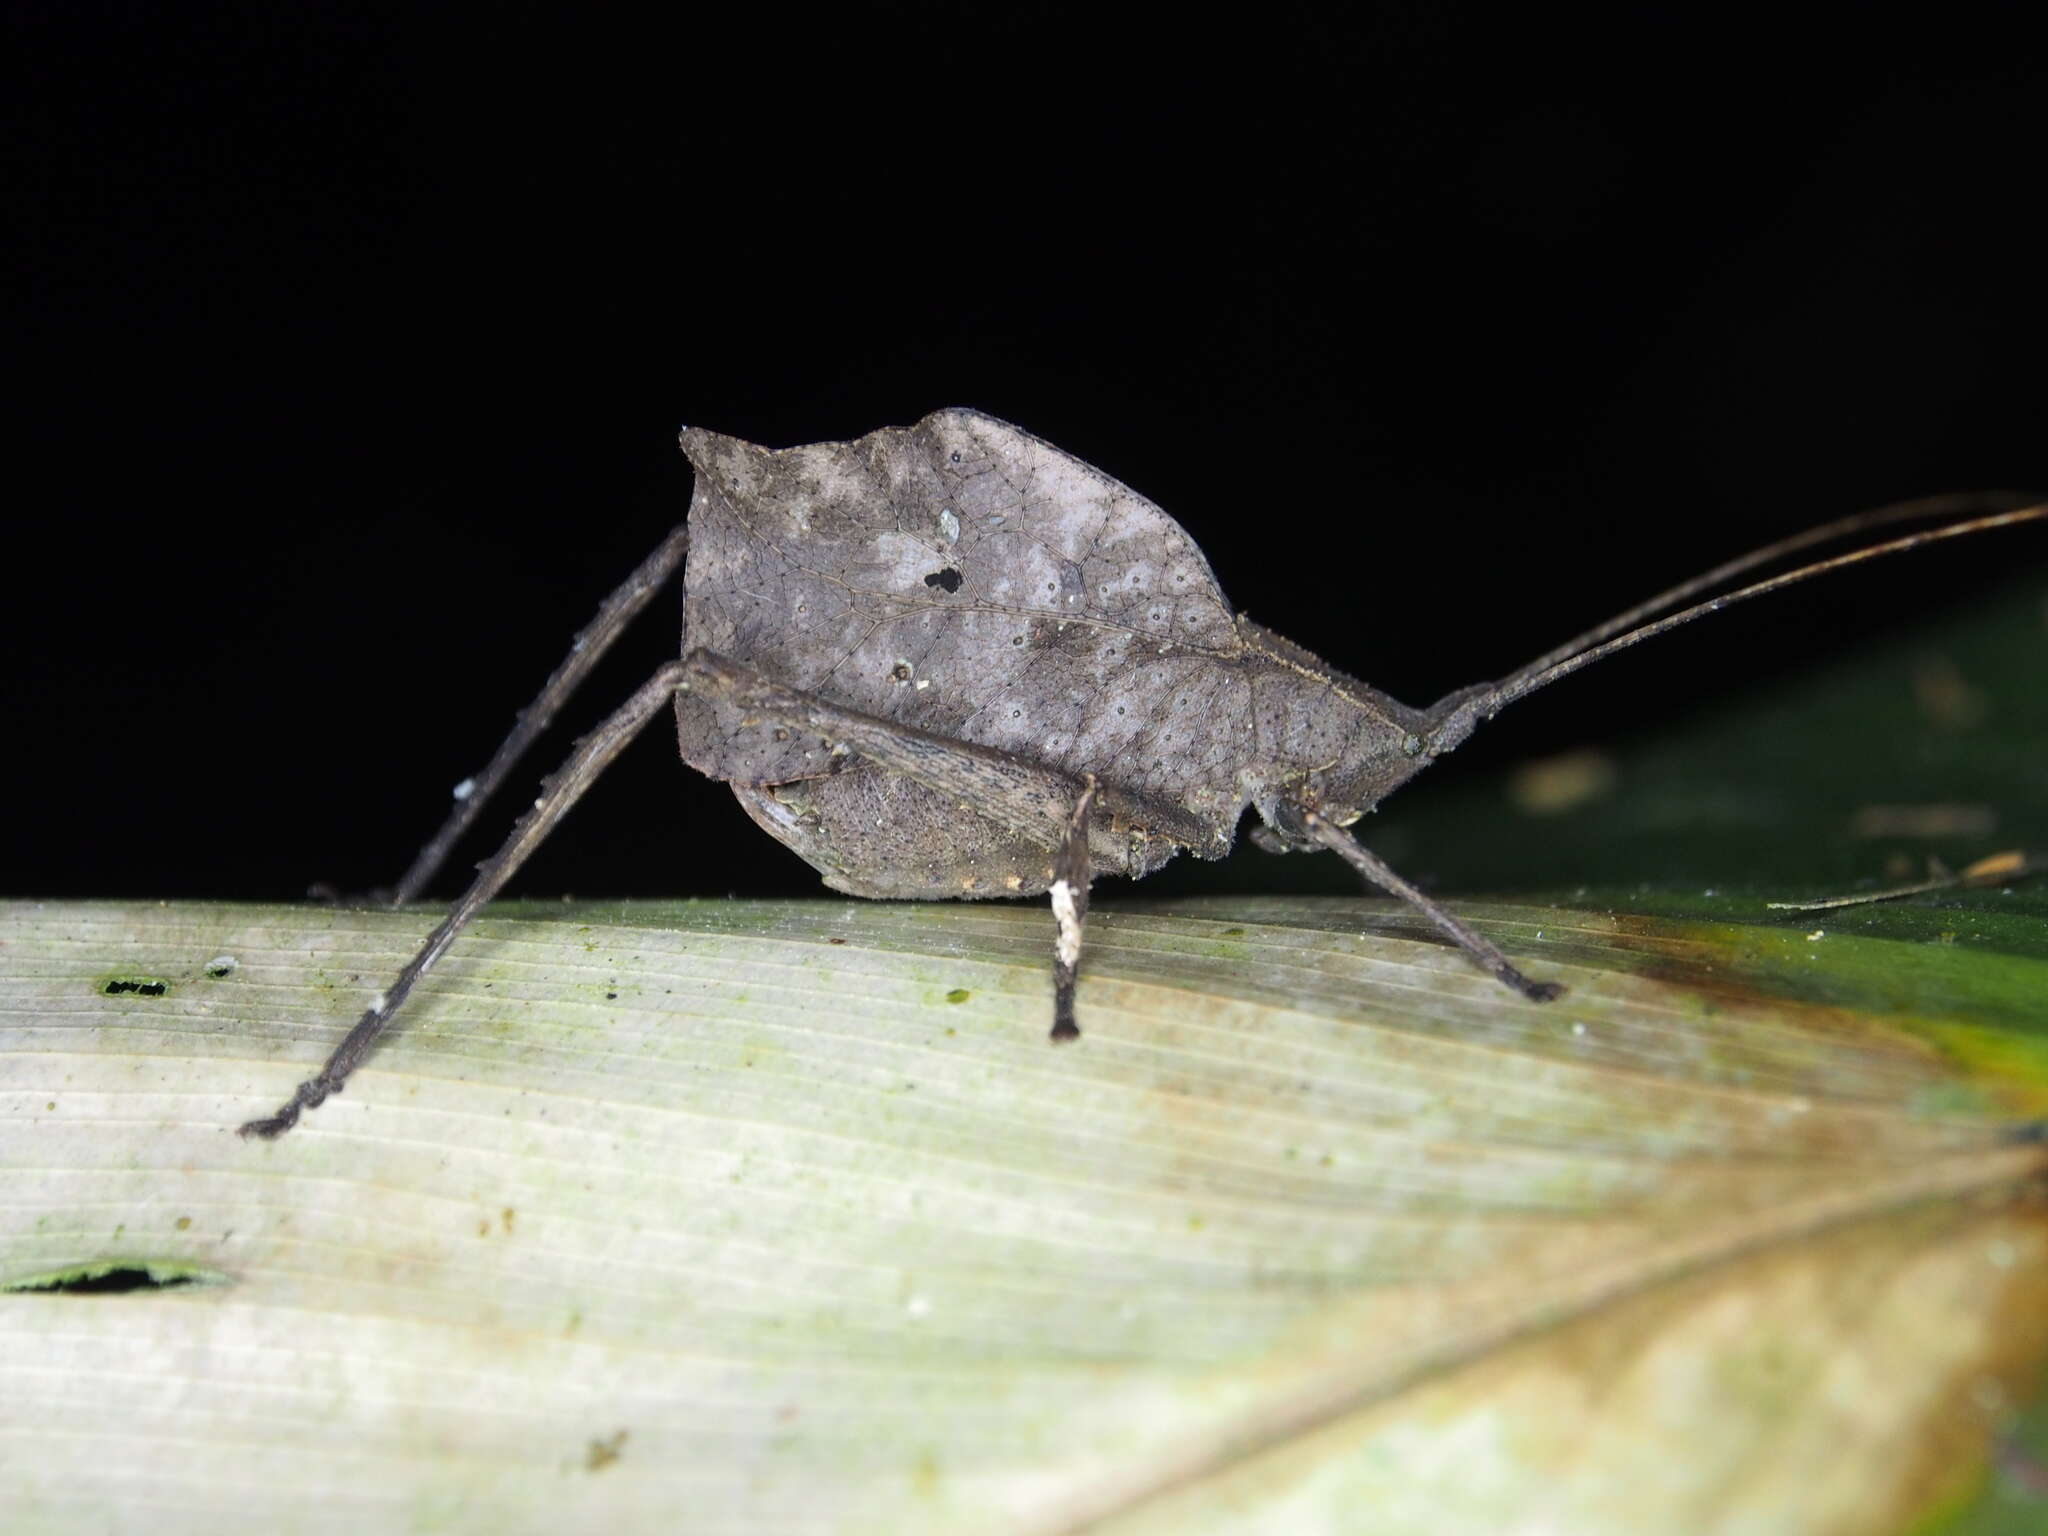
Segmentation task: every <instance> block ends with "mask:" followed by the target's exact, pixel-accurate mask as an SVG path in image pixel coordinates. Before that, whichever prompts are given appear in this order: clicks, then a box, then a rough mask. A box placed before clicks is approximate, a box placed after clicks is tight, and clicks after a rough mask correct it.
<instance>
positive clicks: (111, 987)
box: [101, 980, 170, 997]
mask: <svg viewBox="0 0 2048 1536" xmlns="http://www.w3.org/2000/svg"><path fill="white" fill-rule="evenodd" d="M101 990H102V991H104V992H105V993H106V994H107V996H109V997H119V996H120V995H121V994H122V993H123V992H133V993H136V994H137V995H138V996H141V997H162V996H163V995H164V993H166V992H168V991H169V990H170V988H169V987H167V986H166V985H165V984H164V983H162V982H160V981H146V980H138V981H128V980H122V981H110V982H108V983H107V984H106V986H105V987H103V988H101Z"/></svg>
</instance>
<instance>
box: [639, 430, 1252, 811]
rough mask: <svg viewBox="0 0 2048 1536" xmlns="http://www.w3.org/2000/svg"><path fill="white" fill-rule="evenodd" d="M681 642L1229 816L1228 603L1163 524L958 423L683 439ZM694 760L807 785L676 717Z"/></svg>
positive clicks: (699, 705) (793, 750)
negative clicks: (772, 438) (805, 435)
mask: <svg viewBox="0 0 2048 1536" xmlns="http://www.w3.org/2000/svg"><path fill="white" fill-rule="evenodd" d="M682 441H683V448H684V451H685V452H686V453H687V454H688V455H689V457H690V461H691V463H692V464H693V465H694V466H695V467H696V470H697V490H696V495H695V499H694V500H693V501H692V503H691V507H690V530H691V542H690V559H689V568H688V577H687V582H688V591H689V597H688V602H687V607H686V611H685V621H684V623H685V627H684V641H685V645H686V646H699V645H701V646H707V647H709V648H711V649H712V650H715V651H719V652H721V653H723V654H725V655H728V656H730V657H732V658H734V659H735V660H739V661H745V662H748V663H751V664H752V665H754V666H756V667H759V668H760V669H761V670H762V671H764V672H766V673H768V674H769V675H771V676H773V677H775V678H777V679H779V680H781V681H784V682H786V683H789V684H791V685H793V686H795V687H798V688H803V689H807V690H810V691H812V692H815V693H818V694H821V695H823V696H824V697H826V698H829V699H831V700H833V701H834V702H837V703H840V704H844V705H847V706H850V707H852V708H855V709H859V710H863V711H865V712H867V713H870V714H874V715H879V716H882V717H884V718H887V719H892V720H900V721H903V722H905V723H907V724H911V725H916V726H920V727H922V728H923V729H925V730H928V731H935V732H939V733H942V734H944V735H948V736H952V737H956V738H959V739H962V740H966V741H971V742H976V743H979V744H981V745H983V746H990V747H999V748H1002V749H1005V750H1008V751H1012V752H1016V753H1018V754H1019V755H1021V756H1023V757H1026V758H1028V759H1030V760H1032V761H1034V762H1039V763H1043V764H1045V765H1047V766H1049V767H1055V768H1061V769H1064V770H1066V771H1069V772H1073V773H1077V774H1078V773H1080V772H1083V771H1089V770H1092V771H1094V772H1097V773H1099V774H1102V775H1103V776H1104V777H1105V779H1107V780H1109V781H1111V782H1115V783H1117V784H1120V785H1122V786H1123V787H1125V788H1127V789H1130V790H1132V791H1135V792H1137V793H1140V794H1144V795H1148V796H1152V797H1156V798H1159V799H1162V800H1166V801H1169V802H1171V803H1174V804H1179V805H1182V806H1184V807H1186V808H1187V809H1188V810H1189V811H1191V812H1193V813H1195V814H1196V815H1198V816H1200V817H1202V818H1204V819H1205V820H1208V821H1212V822H1213V821H1215V820H1218V819H1219V818H1228V819H1231V820H1234V818H1235V816H1236V814H1237V811H1238V809H1239V808H1240V807H1241V806H1242V804H1243V795H1242V793H1241V791H1240V790H1239V788H1238V768H1239V765H1240V763H1241V761H1242V759H1243V755H1244V754H1243V736H1244V734H1245V733H1248V732H1249V730H1250V724H1249V714H1250V710H1249V694H1248V690H1247V686H1246V683H1245V681H1244V678H1243V675H1242V671H1241V668H1240V667H1239V665H1238V658H1239V655H1240V644H1239V641H1238V638H1237V634H1236V631H1235V629H1234V628H1233V626H1232V623H1231V615H1230V609H1229V606H1228V605H1227V604H1226V603H1225V601H1224V598H1223V593H1222V591H1221V590H1220V589H1219V588H1218V587H1217V584H1216V578H1215V577H1214V576H1213V575H1212V574H1211V573H1210V570H1209V565H1208V562H1207V561H1206V560H1205V559H1204V558H1203V557H1202V552H1201V551H1200V550H1199V549H1197V548H1196V547H1195V544H1194V542H1193V541H1192V540H1191V539H1189V537H1188V536H1187V534H1186V533H1185V532H1183V531H1182V529H1181V527H1180V525H1179V524H1177V523H1175V522H1174V521H1173V519H1172V518H1170V517H1168V516H1167V515H1166V514H1165V513H1164V512H1162V511H1160V510H1159V508H1158V507H1156V506H1154V505H1153V504H1152V503H1151V502H1149V501H1147V500H1146V499H1145V498H1144V497H1142V496H1140V495H1138V494H1137V493H1136V492H1134V491H1132V490H1131V489H1129V488H1128V487H1127V486H1124V485H1121V484H1119V483H1118V482H1117V481H1115V480H1113V479H1111V478H1110V477H1109V476H1107V475H1105V474H1103V473H1102V472H1101V471H1099V470H1097V469H1094V468H1091V467H1090V466H1089V465H1087V464H1084V463H1082V462H1081V461H1080V460H1079V459H1076V458H1074V457H1073V456H1072V455H1070V454H1065V453H1062V452H1060V451H1059V450H1058V449H1057V448H1054V447H1052V446H1051V445H1050V444H1048V443H1044V442H1041V441H1040V440H1039V439H1037V438H1035V437H1032V436H1030V435H1029V434H1028V433H1025V432H1022V431H1019V430H1018V429H1017V428H1015V427H1013V426H1010V425H1008V424H1007V423H1005V422H1001V421H997V420H995V419H994V418H993V417H989V416H984V415H981V414H980V413H978V412H974V411H966V410H947V411H940V412H937V413H935V414H933V415H931V416H928V417H926V418H925V419H924V420H923V421H920V422H918V423H917V424H916V425H915V426H911V427H899V428H888V429H885V430H882V431H879V432H873V433H870V434H869V435H868V436H866V437H863V438H859V439H856V440H854V441H852V442H845V443H816V444H810V445H807V446H804V447H798V448H788V449H783V450H780V451H773V452H771V451H769V450H767V449H762V448H757V447H754V446H753V445H751V444H748V443H742V442H739V441H738V440H736V439H733V438H729V437H721V436H718V435H717V434H715V433H709V432H701V431H695V430H692V431H687V432H685V433H684V434H683V439H682ZM678 712H679V715H680V718H681V728H682V742H683V755H684V757H685V758H686V759H687V760H688V761H689V762H690V764H691V766H692V767H695V768H697V769H699V770H700V771H702V772H704V773H706V774H709V775H711V776H713V777H716V778H721V779H727V780H733V781H738V782H743V783H756V784H760V783H779V782H786V781H789V780H793V779H798V778H803V777H808V776H812V775H815V774H818V773H821V772H824V771H826V768H827V764H826V759H825V754H824V752H823V750H822V748H821V746H820V743H818V742H817V741H815V740H801V739H785V740H782V741H777V740H776V739H775V731H774V729H773V727H772V726H771V725H769V724H767V723H760V724H749V723H747V722H745V721H743V720H742V719H741V718H740V717H739V716H738V715H737V713H736V712H734V711H731V710H730V709H728V708H727V707H725V706H722V705H716V704H710V703H707V702H705V701H702V700H696V699H684V700H681V701H679V705H678Z"/></svg>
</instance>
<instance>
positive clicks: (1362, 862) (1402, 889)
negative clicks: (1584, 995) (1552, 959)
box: [1294, 806, 1564, 1003]
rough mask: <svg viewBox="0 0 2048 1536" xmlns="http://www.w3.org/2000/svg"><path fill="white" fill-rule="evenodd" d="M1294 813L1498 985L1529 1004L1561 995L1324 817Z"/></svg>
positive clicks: (1315, 813)
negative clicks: (1441, 933)
mask: <svg viewBox="0 0 2048 1536" xmlns="http://www.w3.org/2000/svg"><path fill="white" fill-rule="evenodd" d="M1294 809H1295V811H1296V813H1297V814H1298V815H1299V816H1300V817H1301V824H1302V826H1303V828H1304V829H1305V830H1306V831H1307V832H1308V835H1309V836H1310V837H1312V838H1313V839H1315V841H1316V842H1318V843H1320V844H1322V846H1323V847H1325V848H1327V849H1329V850H1330V851H1331V852H1332V853H1334V854H1336V855H1337V856H1338V857H1339V858H1341V859H1343V860H1344V862H1345V863H1347V864H1349V865H1350V866H1351V867H1352V868H1353V869H1355V870H1357V871H1358V872H1359V873H1360V874H1361V875H1363V876H1364V877H1365V878H1366V879H1367V880H1369V881H1371V882H1372V883H1373V884H1374V885H1376V886H1378V887H1379V888H1380V889H1381V890H1383V891H1385V892H1387V893H1388V894H1389V895H1392V896H1398V897H1400V898H1401V899H1402V900H1403V901H1405V902H1407V903H1408V905H1410V906H1411V907H1413V908H1415V910H1416V911H1418V912H1420V913H1421V914H1422V915H1423V916H1424V917H1426V918H1428V919H1429V920H1430V921H1431V922H1433V923H1435V924H1436V925H1437V927H1439V928H1441V929H1442V930H1443V931H1444V933H1445V934H1446V935H1448V936H1449V938H1450V939H1451V941H1452V942H1453V943H1455V944H1456V945H1457V946H1458V948H1460V949H1462V950H1464V951H1465V953H1466V954H1467V955H1469V956H1471V958H1472V960H1473V962H1474V963H1475V964H1476V965H1478V966H1479V967H1480V968H1481V969H1482V970H1486V971H1490V972H1492V973H1493V975H1494V976H1495V977H1497V978H1498V979H1499V980H1500V981H1502V982H1503V983H1505V984H1506V985H1508V986H1510V987H1513V988H1514V989H1515V990H1516V991H1517V992H1519V993H1521V994H1522V996H1524V997H1526V998H1528V999H1529V1000H1530V1001H1531V1002H1536V1003H1547V1002H1549V1001H1550V1000H1551V999H1552V998H1555V997H1560V996H1562V995H1563V993H1564V988H1563V986H1562V985H1560V984H1559V983H1557V982H1554V981H1531V980H1530V979H1529V978H1528V977H1527V976H1524V975H1523V974H1522V973H1521V972H1520V971H1519V970H1517V969H1516V968H1515V965H1514V962H1513V961H1511V960H1509V959H1508V957H1507V956H1506V955H1504V954H1502V953H1501V952H1500V950H1499V948H1498V947H1497V946H1496V945H1495V944H1494V943H1493V941H1492V940H1491V939H1488V938H1484V937H1482V936H1481V935H1480V934H1479V933H1477V932H1475V931H1474V930H1473V929H1471V928H1468V927H1466V926H1465V924H1464V923H1462V922H1460V921H1459V920H1458V919H1457V918H1455V917H1453V916H1451V914H1450V913H1449V912H1447V911H1445V910H1444V909H1443V908H1442V907H1440V906H1438V905H1437V904H1436V903H1435V902H1433V901H1431V900H1430V899H1429V898H1428V897H1427V896H1425V895H1423V894H1422V892H1421V891H1419V890H1417V889H1416V888H1415V887H1414V886H1412V885H1410V884H1409V883H1408V882H1407V881H1406V880H1403V879H1402V878H1401V877H1400V876H1399V875H1397V874H1395V873H1394V871H1393V870H1392V869H1390V868H1389V867H1388V866H1387V865H1386V863H1385V862H1384V861H1383V860H1381V859H1380V857H1379V856H1378V855H1377V854H1375V853H1373V852H1372V851H1371V850H1370V849H1368V848H1367V847H1366V846H1365V845H1364V844H1363V843H1361V842H1359V841H1358V839H1357V838H1355V837H1353V836H1352V835H1351V834H1350V833H1348V832H1346V831H1345V830H1344V829H1343V828H1342V827H1339V826H1337V825H1336V824H1335V823H1334V822H1332V821H1331V820H1330V819H1329V818H1328V817H1327V816H1324V815H1322V814H1321V813H1320V812H1318V811H1315V810H1312V809H1310V808H1309V807H1307V806H1296V807H1294Z"/></svg>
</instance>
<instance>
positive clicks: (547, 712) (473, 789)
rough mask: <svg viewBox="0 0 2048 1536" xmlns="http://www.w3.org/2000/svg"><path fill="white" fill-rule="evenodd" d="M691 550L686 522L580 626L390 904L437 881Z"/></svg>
mask: <svg viewBox="0 0 2048 1536" xmlns="http://www.w3.org/2000/svg"><path fill="white" fill-rule="evenodd" d="M689 550H690V536H689V531H688V528H687V526H686V525H684V524H680V523H679V524H677V525H676V527H674V528H673V529H671V530H670V532H669V535H668V537H667V538H665V539H663V540H662V541H661V543H660V544H658V545H656V546H655V548H654V551H653V552H652V553H651V554H649V555H648V557H647V558H646V559H645V560H642V561H641V562H640V564H639V565H638V566H637V567H635V568H634V571H633V574H632V575H630V576H628V577H627V578H626V579H625V580H624V581H623V582H621V583H620V584H619V586H618V588H617V590H616V591H614V592H613V593H612V594H611V596H609V597H607V598H606V599H605V600H604V601H603V602H602V603H601V604H599V605H598V610H597V616H596V617H595V618H593V619H592V620H591V621H590V622H589V623H588V624H587V625H585V626H584V627H583V628H582V629H581V630H579V631H578V632H577V635H576V638H575V639H574V640H573V641H571V642H570V645H569V654H568V655H567V656H565V657H564V658H563V659H562V664H561V665H560V666H558V667H556V668H555V670H554V672H553V674H552V675H551V676H549V678H548V680H547V682H545V683H544V684H542V685H541V690H540V692H539V693H538V694H536V695H535V696H534V700H533V702H532V703H531V704H529V705H527V706H526V708H524V709H522V710H521V711H520V712H519V717H518V722H517V723H516V724H515V725H514V726H513V727H512V731H511V733H510V734H509V735H508V736H506V738H505V739H504V741H503V742H501V743H499V746H498V750H497V751H496V752H495V753H493V754H492V756H491V760H490V762H489V763H487V764H486V765H485V766H484V768H483V769H482V771H480V772H479V773H477V774H476V775H475V776H474V777H472V778H469V779H465V780H463V782H462V784H461V785H460V786H459V787H458V788H457V790H456V794H455V804H454V806H453V807H452V808H451V809H450V810H449V812H448V817H447V820H445V821H444V822H443V823H442V824H441V829H440V830H439V831H438V832H436V833H435V834H434V835H433V837H432V838H431V839H430V840H429V841H428V843H427V845H426V846H425V847H424V848H422V849H420V851H419V856H418V857H417V858H415V859H414V860H413V861H412V867H411V868H409V869H407V870H406V872H405V875H404V877H403V878H402V879H400V881H399V882H398V884H397V886H396V887H395V888H394V890H393V893H392V897H391V900H392V904H393V905H394V906H403V905H405V904H406V903H407V902H409V901H413V900H415V899H417V897H418V896H419V894H420V892H421V891H423V890H425V889H426V888H427V886H429V885H430V884H432V883H433V879H434V876H435V875H436V874H438V873H439V872H440V869H441V866H442V865H443V864H444V863H446V862H447V859H448V855H449V853H450V852H451V851H452V850H453V849H454V847H455V844H456V842H457V841H458V840H459V839H460V838H461V837H462V835H463V833H464V832H466V831H468V830H469V826H470V824H471V823H472V822H473V821H475V820H476V817H477V813H478V812H479V811H481V810H482V809H483V807H484V803H485V802H486V801H487V800H489V799H490V798H491V796H492V795H493V794H495V793H496V792H497V791H498V790H499V788H501V787H502V786H503V784H504V782H505V778H506V776H507V775H508V774H510V773H511V771H512V769H513V768H514V767H515V766H516V765H517V764H518V762H519V759H520V758H521V757H523V756H525V754H526V750H527V748H529V747H531V746H532V745H533V743H534V742H535V741H536V740H537V739H538V738H539V736H540V734H541V733H542V732H543V731H545V730H546V729H547V728H548V726H549V725H550V724H551V723H552V722H553V720H554V718H555V714H556V712H557V711H558V710H560V709H561V707H562V706H563V705H564V704H566V703H567V702H568V701H569V698H570V696H571V695H572V694H574V693H575V691H576V690H577V688H579V687H580V686H582V683H583V681H584V679H585V678H587V677H588V676H589V675H590V673H591V671H592V669H593V668H595V667H596V665H597V663H598V661H599V659H600V658H602V657H603V655H604V654H605V652H606V651H608V650H610V649H611V648H612V643H613V642H614V641H616V640H617V639H618V638H619V636H620V635H621V634H622V633H624V631H625V628H626V626H627V625H628V624H630V623H632V622H633V620H634V618H636V617H637V616H638V615H639V613H640V611H641V610H642V609H643V608H645V607H646V606H647V604H648V603H649V601H651V600H652V599H653V597H654V594H655V593H657V592H659V591H661V590H662V588H664V587H666V586H667V585H668V583H669V579H670V578H671V577H673V576H674V575H675V573H676V571H677V570H678V568H680V567H681V565H682V563H683V559H684V557H685V556H686V555H687V554H688V553H689Z"/></svg>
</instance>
